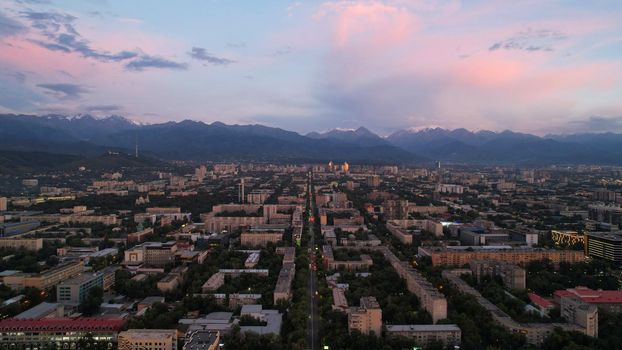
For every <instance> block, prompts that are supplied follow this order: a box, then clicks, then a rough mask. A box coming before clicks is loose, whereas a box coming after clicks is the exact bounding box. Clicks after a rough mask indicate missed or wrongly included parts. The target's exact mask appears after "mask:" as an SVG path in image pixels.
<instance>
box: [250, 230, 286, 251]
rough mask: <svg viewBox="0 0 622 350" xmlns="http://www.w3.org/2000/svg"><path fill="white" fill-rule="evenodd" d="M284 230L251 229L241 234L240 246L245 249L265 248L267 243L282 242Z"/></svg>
mask: <svg viewBox="0 0 622 350" xmlns="http://www.w3.org/2000/svg"><path fill="white" fill-rule="evenodd" d="M284 232H285V230H275V229H252V230H250V231H245V232H242V234H241V235H240V244H241V245H242V246H245V247H265V246H267V245H268V243H277V242H279V241H282V240H283V233H284Z"/></svg>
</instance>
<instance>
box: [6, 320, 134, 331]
mask: <svg viewBox="0 0 622 350" xmlns="http://www.w3.org/2000/svg"><path fill="white" fill-rule="evenodd" d="M125 323H126V320H125V319H122V318H86V317H80V318H44V319H40V320H29V319H16V318H9V319H5V320H2V321H0V331H5V332H11V331H15V332H20V331H35V332H68V331H109V332H112V331H120V330H121V329H122V328H123V326H124V325H125Z"/></svg>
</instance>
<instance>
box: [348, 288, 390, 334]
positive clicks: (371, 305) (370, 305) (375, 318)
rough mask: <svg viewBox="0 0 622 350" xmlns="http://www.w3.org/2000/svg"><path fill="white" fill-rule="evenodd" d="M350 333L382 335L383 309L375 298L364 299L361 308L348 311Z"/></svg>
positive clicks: (352, 308)
mask: <svg viewBox="0 0 622 350" xmlns="http://www.w3.org/2000/svg"><path fill="white" fill-rule="evenodd" d="M348 331H350V332H352V331H359V332H361V333H362V334H370V333H372V332H373V333H374V334H376V336H380V334H382V309H380V304H378V301H377V300H376V298H375V297H362V298H361V303H360V306H358V307H350V308H349V309H348Z"/></svg>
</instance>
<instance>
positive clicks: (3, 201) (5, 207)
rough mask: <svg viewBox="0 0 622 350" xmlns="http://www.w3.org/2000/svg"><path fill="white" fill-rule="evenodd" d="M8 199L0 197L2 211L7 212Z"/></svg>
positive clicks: (0, 209)
mask: <svg viewBox="0 0 622 350" xmlns="http://www.w3.org/2000/svg"><path fill="white" fill-rule="evenodd" d="M7 203H8V201H7V199H6V197H0V211H6V209H7V207H8V205H7Z"/></svg>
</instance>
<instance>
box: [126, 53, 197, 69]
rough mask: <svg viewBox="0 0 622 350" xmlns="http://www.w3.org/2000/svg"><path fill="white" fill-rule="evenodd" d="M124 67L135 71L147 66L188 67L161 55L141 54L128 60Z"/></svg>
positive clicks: (165, 67) (162, 67)
mask: <svg viewBox="0 0 622 350" xmlns="http://www.w3.org/2000/svg"><path fill="white" fill-rule="evenodd" d="M125 68H127V69H128V70H132V71H137V72H141V71H143V70H145V69H149V68H160V69H173V70H186V69H188V64H186V63H180V62H175V61H171V60H167V59H166V58H162V57H156V56H149V55H141V56H140V57H138V58H137V59H135V60H133V61H131V62H128V63H127V64H126V65H125Z"/></svg>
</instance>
